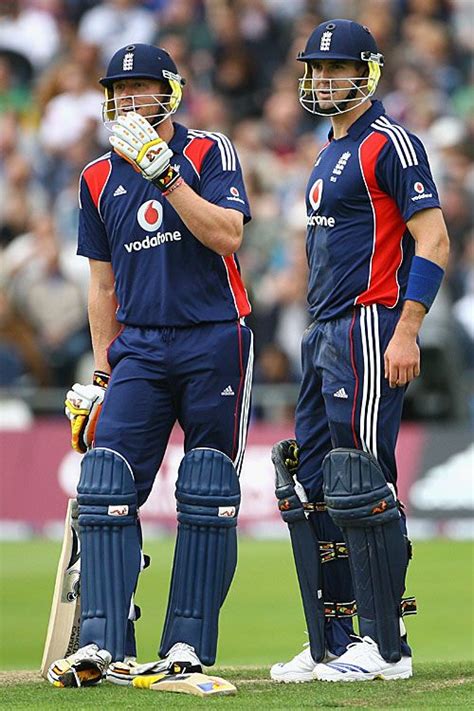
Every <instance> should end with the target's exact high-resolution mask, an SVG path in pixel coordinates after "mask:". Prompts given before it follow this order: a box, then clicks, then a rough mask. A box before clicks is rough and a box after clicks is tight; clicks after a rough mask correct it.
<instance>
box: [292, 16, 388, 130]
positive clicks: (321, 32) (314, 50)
mask: <svg viewBox="0 0 474 711" xmlns="http://www.w3.org/2000/svg"><path fill="white" fill-rule="evenodd" d="M321 59H323V60H324V59H332V60H336V59H340V60H346V61H348V60H349V61H354V62H366V63H367V65H368V69H369V72H368V77H367V81H366V84H365V85H362V84H361V83H360V77H348V80H349V81H350V82H353V89H354V91H353V92H351V96H349V97H348V98H347V99H344V100H343V101H342V103H344V102H345V103H347V104H348V106H347V107H346V108H344V109H341V108H340V107H337V105H336V104H337V103H339V102H335V111H334V112H333V113H332V114H331V113H330V112H328V111H324V112H322V111H319V110H317V107H318V102H317V99H316V93H315V86H314V81H315V80H314V79H312V69H311V62H313V61H316V60H321ZM297 60H298V61H299V62H305V63H306V71H305V75H304V77H302V78H301V79H300V103H301V104H302V106H303V107H304V108H305V109H306V110H307V111H310V112H311V113H316V114H319V115H324V116H327V115H335V114H336V113H344V112H345V111H350V110H351V109H353V108H355V106H356V105H359V104H354V98H355V94H357V93H360V94H361V101H360V103H362V101H366V100H367V99H369V98H370V97H371V96H372V95H373V94H374V92H375V90H376V88H377V84H378V82H379V79H380V76H381V67H382V66H383V55H382V54H381V53H380V52H379V50H378V47H377V43H376V41H375V39H374V37H373V35H372V34H371V32H370V30H369V28H368V27H365V26H364V25H360V24H359V23H358V22H354V21H353V20H341V19H337V20H330V21H327V22H322V23H321V24H320V25H318V26H317V27H316V29H314V30H313V32H312V33H311V35H310V37H309V39H308V41H307V43H306V47H305V48H304V50H303V51H302V52H300V53H299V54H298V56H297ZM329 81H331V80H329ZM362 92H364V93H362ZM365 92H366V93H365ZM349 104H350V105H349Z"/></svg>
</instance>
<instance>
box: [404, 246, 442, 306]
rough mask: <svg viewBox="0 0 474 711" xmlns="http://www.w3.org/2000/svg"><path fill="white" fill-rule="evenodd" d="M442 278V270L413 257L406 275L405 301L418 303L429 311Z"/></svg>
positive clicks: (421, 258) (420, 258) (431, 263)
mask: <svg viewBox="0 0 474 711" xmlns="http://www.w3.org/2000/svg"><path fill="white" fill-rule="evenodd" d="M443 276H444V269H441V267H440V266H438V264H435V263H434V262H432V261H431V260H430V259H425V258H424V257H418V256H415V257H413V260H412V263H411V268H410V273H409V275H408V284H407V290H406V292H405V301H419V302H420V304H423V306H424V307H425V308H426V310H427V311H429V310H430V308H431V305H432V303H433V301H434V300H435V296H436V294H437V293H438V289H439V287H440V285H441V282H442V280H443Z"/></svg>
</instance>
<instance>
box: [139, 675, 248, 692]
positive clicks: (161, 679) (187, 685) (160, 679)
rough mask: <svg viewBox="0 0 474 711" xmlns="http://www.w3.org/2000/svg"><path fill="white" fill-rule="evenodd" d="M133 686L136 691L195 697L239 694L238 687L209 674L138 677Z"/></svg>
mask: <svg viewBox="0 0 474 711" xmlns="http://www.w3.org/2000/svg"><path fill="white" fill-rule="evenodd" d="M132 685H133V686H134V687H135V688H136V689H150V691H168V692H175V693H178V694H191V695H193V696H200V697H201V698H202V697H206V696H230V695H233V694H236V693H237V689H236V687H235V686H234V685H233V684H231V683H230V681H226V680H225V679H222V677H220V676H209V675H208V674H198V673H196V672H195V673H193V674H174V675H171V676H166V675H160V674H158V675H151V676H148V677H137V678H136V679H134V680H133V682H132Z"/></svg>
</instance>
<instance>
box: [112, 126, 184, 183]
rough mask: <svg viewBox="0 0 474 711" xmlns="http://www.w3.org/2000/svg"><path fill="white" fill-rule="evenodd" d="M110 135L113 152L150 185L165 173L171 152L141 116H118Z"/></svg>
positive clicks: (171, 155)
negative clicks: (149, 181)
mask: <svg viewBox="0 0 474 711" xmlns="http://www.w3.org/2000/svg"><path fill="white" fill-rule="evenodd" d="M112 133H113V135H112V136H110V138H109V142H110V143H111V145H112V146H113V147H114V149H115V151H116V152H117V153H119V154H120V155H121V156H122V157H123V158H124V159H125V160H127V161H129V162H131V163H132V165H133V166H134V167H137V168H138V169H139V170H140V171H141V173H142V175H143V176H144V177H145V178H146V179H147V180H152V181H154V180H156V179H158V178H160V176H162V175H163V174H164V173H166V172H167V170H168V169H169V166H170V161H171V158H172V157H173V151H172V150H171V148H169V146H168V144H167V143H166V142H165V141H164V140H163V139H162V138H160V137H159V135H158V134H157V132H156V131H155V129H154V128H153V126H151V125H150V124H149V123H148V121H146V119H144V118H143V116H140V115H139V114H137V113H134V112H130V113H128V114H127V115H126V116H119V118H118V119H117V121H116V123H115V124H114V125H113V127H112ZM168 182H169V181H168ZM165 183H166V181H165ZM158 187H160V188H162V186H161V185H158ZM165 187H166V185H165Z"/></svg>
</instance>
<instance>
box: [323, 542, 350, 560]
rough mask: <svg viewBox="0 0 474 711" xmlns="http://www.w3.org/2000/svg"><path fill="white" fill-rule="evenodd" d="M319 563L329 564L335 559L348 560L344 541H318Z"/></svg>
mask: <svg viewBox="0 0 474 711" xmlns="http://www.w3.org/2000/svg"><path fill="white" fill-rule="evenodd" d="M319 553H320V555H321V563H329V562H330V561H331V560H335V559H336V558H348V557H349V554H348V552H347V545H346V543H345V542H344V541H319Z"/></svg>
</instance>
